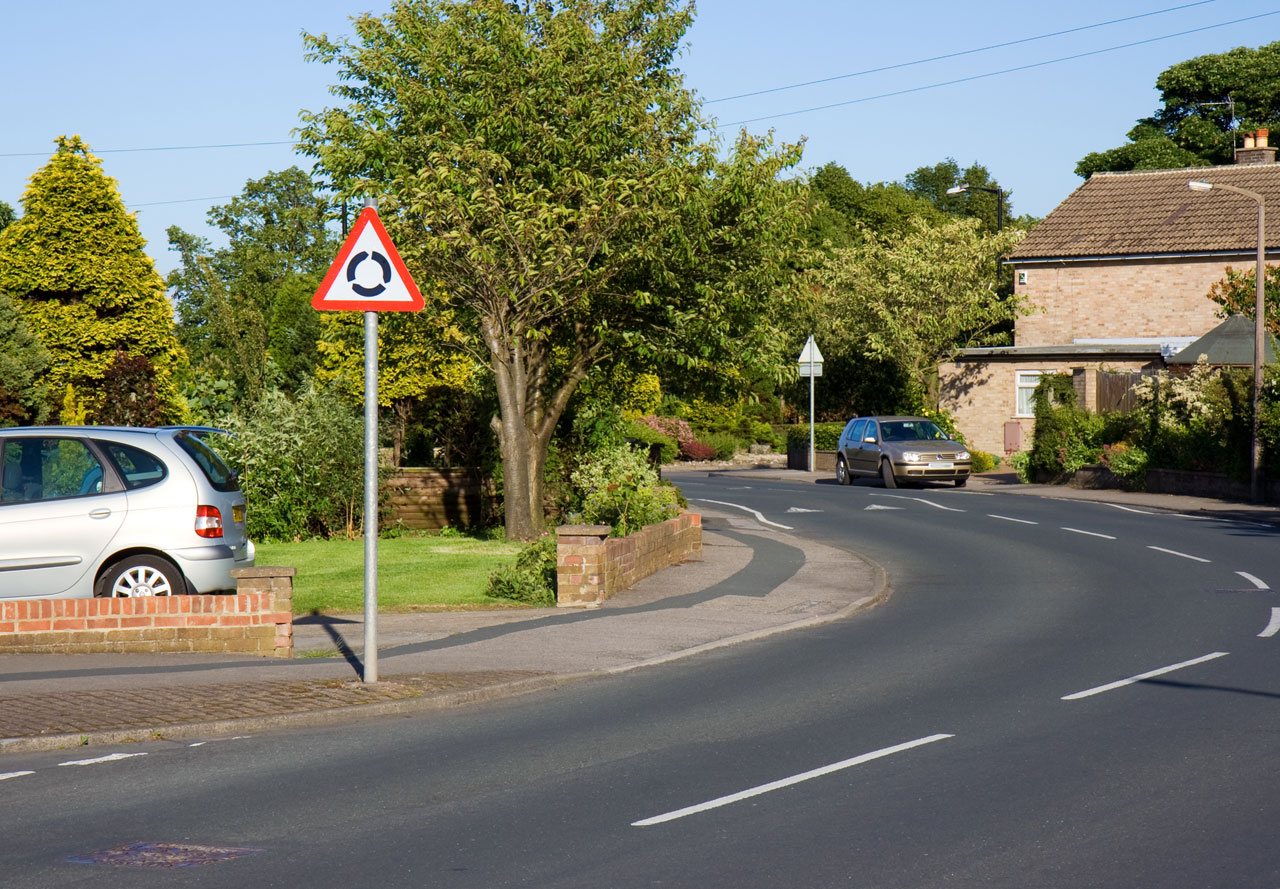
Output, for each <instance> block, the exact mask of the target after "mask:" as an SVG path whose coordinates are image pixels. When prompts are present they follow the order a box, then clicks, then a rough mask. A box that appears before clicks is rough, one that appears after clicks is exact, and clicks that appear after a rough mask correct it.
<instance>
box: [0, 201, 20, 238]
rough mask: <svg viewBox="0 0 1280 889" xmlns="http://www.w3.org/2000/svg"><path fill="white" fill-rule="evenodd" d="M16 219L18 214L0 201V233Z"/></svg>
mask: <svg viewBox="0 0 1280 889" xmlns="http://www.w3.org/2000/svg"><path fill="white" fill-rule="evenodd" d="M17 218H18V214H17V213H15V212H14V210H13V208H12V207H10V206H9V205H8V204H6V203H5V202H4V201H0V232H2V231H4V230H5V229H6V228H8V227H9V226H10V225H12V224H13V223H14V221H15V220H17Z"/></svg>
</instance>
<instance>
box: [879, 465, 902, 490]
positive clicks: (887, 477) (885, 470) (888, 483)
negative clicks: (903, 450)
mask: <svg viewBox="0 0 1280 889" xmlns="http://www.w3.org/2000/svg"><path fill="white" fill-rule="evenodd" d="M880 481H881V482H883V483H884V486H885V487H886V488H896V487H898V480H897V479H896V478H894V477H893V465H892V464H890V463H889V461H888V460H881V461H880Z"/></svg>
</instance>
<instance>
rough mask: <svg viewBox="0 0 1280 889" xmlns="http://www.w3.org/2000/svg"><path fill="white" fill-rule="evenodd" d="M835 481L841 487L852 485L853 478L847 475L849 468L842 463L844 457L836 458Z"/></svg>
mask: <svg viewBox="0 0 1280 889" xmlns="http://www.w3.org/2000/svg"><path fill="white" fill-rule="evenodd" d="M836 481H838V482H839V483H840V484H842V485H849V484H852V483H853V478H852V477H851V476H850V475H849V467H848V466H846V465H845V463H844V457H836Z"/></svg>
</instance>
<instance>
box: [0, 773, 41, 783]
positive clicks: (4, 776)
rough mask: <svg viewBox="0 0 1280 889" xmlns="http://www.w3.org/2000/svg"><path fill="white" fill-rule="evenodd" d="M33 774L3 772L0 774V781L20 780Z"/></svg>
mask: <svg viewBox="0 0 1280 889" xmlns="http://www.w3.org/2000/svg"><path fill="white" fill-rule="evenodd" d="M34 774H35V772H3V773H0V781H8V780H9V779H10V778H21V777H23V776H24V775H34Z"/></svg>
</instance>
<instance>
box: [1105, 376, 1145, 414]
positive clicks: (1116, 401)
mask: <svg viewBox="0 0 1280 889" xmlns="http://www.w3.org/2000/svg"><path fill="white" fill-rule="evenodd" d="M1144 376H1145V375H1144V374H1140V373H1116V372H1113V371H1098V413H1103V412H1106V411H1119V412H1120V413H1122V414H1127V413H1129V412H1130V411H1132V410H1133V409H1134V408H1136V407H1137V406H1138V404H1137V400H1136V399H1135V397H1134V394H1133V387H1134V386H1136V385H1137V384H1138V383H1139V382H1140V381H1141V380H1142V379H1143V377H1144Z"/></svg>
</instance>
